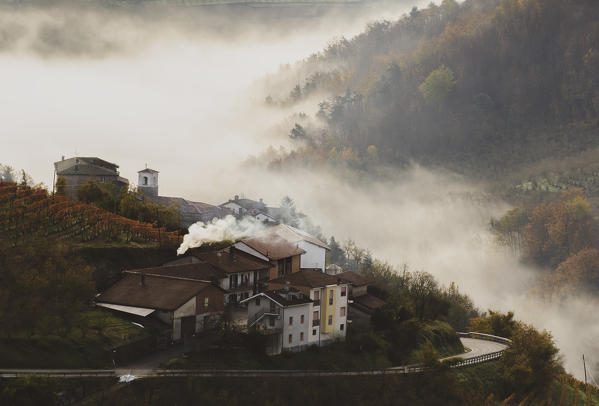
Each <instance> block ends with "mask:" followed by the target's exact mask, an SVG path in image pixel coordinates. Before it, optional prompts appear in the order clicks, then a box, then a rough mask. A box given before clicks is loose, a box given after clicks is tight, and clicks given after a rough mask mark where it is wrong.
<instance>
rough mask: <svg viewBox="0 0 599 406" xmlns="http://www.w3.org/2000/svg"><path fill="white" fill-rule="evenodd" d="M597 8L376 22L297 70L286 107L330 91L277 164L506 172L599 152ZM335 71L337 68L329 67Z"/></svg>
mask: <svg viewBox="0 0 599 406" xmlns="http://www.w3.org/2000/svg"><path fill="white" fill-rule="evenodd" d="M597 44H599V3H598V2H596V1H593V0H544V1H541V0H466V1H464V2H463V3H457V2H456V1H455V0H443V1H442V3H441V4H440V5H438V6H437V5H434V4H431V5H430V6H429V7H428V8H426V9H423V10H418V9H416V8H414V9H413V10H412V11H411V13H410V14H409V15H406V16H405V17H404V18H402V19H400V20H399V21H397V22H388V21H385V22H378V23H374V24H371V25H370V26H369V27H368V29H367V30H366V31H365V32H364V33H363V34H361V35H359V36H357V37H355V38H353V39H351V40H347V39H341V40H339V41H337V42H335V43H332V44H331V45H330V46H329V47H328V48H327V49H326V50H324V51H323V52H321V53H319V54H316V55H313V56H312V57H311V58H309V59H307V60H306V61H304V62H302V63H301V64H300V65H299V66H298V67H297V69H298V70H301V71H302V72H307V73H306V77H305V79H304V80H303V81H302V82H301V83H298V85H297V86H296V87H295V89H292V90H291V89H290V90H291V92H290V95H289V97H288V98H287V99H285V100H272V98H271V99H269V100H268V101H269V102H270V103H274V104H276V103H280V104H284V105H289V104H292V103H294V102H296V101H300V100H302V99H304V98H306V97H308V96H310V95H312V94H314V93H315V92H317V91H323V92H329V94H331V93H332V94H333V95H334V96H332V97H331V98H329V99H327V100H324V101H322V102H321V103H320V108H319V112H318V114H317V117H315V120H310V121H308V120H305V121H303V122H300V123H298V126H296V128H295V129H294V131H292V133H291V134H290V136H291V137H292V138H295V139H303V140H304V141H305V143H306V144H305V147H304V149H303V150H300V151H299V152H295V153H293V154H291V155H290V156H288V157H285V158H283V160H287V161H294V160H298V159H300V158H301V160H306V159H307V160H316V161H321V160H325V161H330V160H333V161H342V162H345V163H349V164H350V165H358V166H359V165H363V164H365V163H367V162H369V161H372V160H376V161H377V162H384V163H392V164H395V165H401V164H405V163H406V162H408V161H411V160H416V161H417V162H420V163H424V164H431V165H441V166H444V167H449V168H451V169H455V170H458V171H460V172H463V173H467V174H482V175H483V176H488V175H501V174H505V173H507V172H510V171H513V170H514V169H515V168H518V167H521V166H523V165H529V164H530V163H531V162H534V161H538V160H541V159H546V158H555V157H563V156H566V155H569V154H573V153H577V152H580V151H583V150H585V149H588V148H590V147H593V146H596V145H597V140H598V138H597V137H595V136H594V135H595V134H596V133H597V125H598V122H599V121H598V113H599V79H598V78H599V76H598V74H597V73H598V72H599V48H598V45H597ZM331 67H334V68H331Z"/></svg>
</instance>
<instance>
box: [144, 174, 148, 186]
mask: <svg viewBox="0 0 599 406" xmlns="http://www.w3.org/2000/svg"><path fill="white" fill-rule="evenodd" d="M147 185H148V177H147V176H144V186H147Z"/></svg>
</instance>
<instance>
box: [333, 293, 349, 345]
mask: <svg viewBox="0 0 599 406" xmlns="http://www.w3.org/2000/svg"><path fill="white" fill-rule="evenodd" d="M343 286H345V288H346V294H345V296H341V288H342V287H343ZM348 297H349V286H348V285H346V284H342V285H339V288H338V289H337V297H336V298H335V299H336V300H335V304H336V306H335V332H334V336H335V337H336V338H337V337H338V338H343V339H344V338H345V336H346V334H347V312H348V311H349V308H348V305H347V298H348ZM342 307H345V316H343V317H341V316H340V309H341V308H342ZM341 324H343V331H341Z"/></svg>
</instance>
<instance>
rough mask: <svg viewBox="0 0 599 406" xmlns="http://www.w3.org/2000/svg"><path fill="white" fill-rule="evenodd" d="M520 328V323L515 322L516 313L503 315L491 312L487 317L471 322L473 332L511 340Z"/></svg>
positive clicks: (474, 319) (477, 318)
mask: <svg viewBox="0 0 599 406" xmlns="http://www.w3.org/2000/svg"><path fill="white" fill-rule="evenodd" d="M518 327H519V324H518V322H517V321H516V320H514V312H507V313H505V314H503V313H500V312H495V311H493V310H489V315H488V316H487V317H475V318H473V319H471V320H470V330H471V331H474V332H477V333H484V334H491V335H495V336H498V337H503V338H511V337H512V335H513V334H514V331H515V330H516V329H517V328H518Z"/></svg>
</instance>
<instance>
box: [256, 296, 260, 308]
mask: <svg viewBox="0 0 599 406" xmlns="http://www.w3.org/2000/svg"><path fill="white" fill-rule="evenodd" d="M256 306H260V298H259V297H257V298H256Z"/></svg>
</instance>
